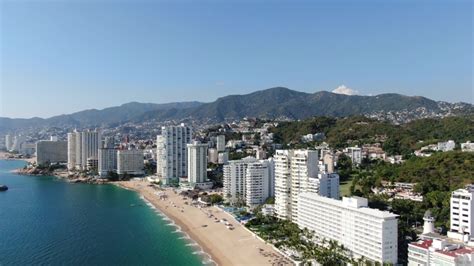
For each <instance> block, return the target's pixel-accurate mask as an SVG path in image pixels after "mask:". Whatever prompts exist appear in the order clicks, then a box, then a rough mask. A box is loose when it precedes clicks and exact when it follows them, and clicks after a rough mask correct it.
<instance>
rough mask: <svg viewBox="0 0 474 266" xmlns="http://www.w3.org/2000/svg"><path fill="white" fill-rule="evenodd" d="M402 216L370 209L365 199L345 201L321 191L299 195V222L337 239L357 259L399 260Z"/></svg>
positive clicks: (319, 236)
mask: <svg viewBox="0 0 474 266" xmlns="http://www.w3.org/2000/svg"><path fill="white" fill-rule="evenodd" d="M397 217H398V215H395V214H393V213H390V212H386V211H380V210H376V209H370V208H368V202H367V199H365V198H360V197H351V198H347V197H344V198H343V199H342V201H341V200H336V199H331V198H327V197H321V196H319V195H318V194H317V193H311V192H303V193H300V194H299V195H298V215H297V218H296V223H297V224H298V226H299V227H300V228H301V229H304V228H307V229H309V230H311V231H313V232H314V235H315V236H316V237H317V238H318V239H317V241H321V240H323V239H326V240H335V241H337V242H338V243H339V244H341V245H343V246H344V247H345V248H346V249H348V250H349V251H350V252H351V253H352V254H353V256H354V257H355V258H359V257H364V258H366V259H369V260H371V261H374V262H379V263H384V262H388V263H392V264H394V265H395V264H396V263H397V256H398V254H397V252H398V219H397Z"/></svg>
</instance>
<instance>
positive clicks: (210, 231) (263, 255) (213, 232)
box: [115, 181, 292, 265]
mask: <svg viewBox="0 0 474 266" xmlns="http://www.w3.org/2000/svg"><path fill="white" fill-rule="evenodd" d="M115 184H117V185H119V186H121V187H123V188H126V189H131V190H134V191H136V192H138V193H139V194H140V195H141V196H143V197H144V198H145V199H146V200H147V201H148V202H150V203H151V204H152V205H153V206H154V207H155V208H157V209H158V210H160V211H161V212H162V213H163V214H165V215H166V216H167V217H169V218H170V219H171V220H173V221H174V223H175V224H176V225H178V226H179V227H180V228H181V231H182V232H183V233H186V234H188V235H189V237H190V238H191V239H192V240H194V241H196V242H197V243H198V244H199V246H200V247H201V248H202V249H203V251H204V252H206V253H207V254H209V255H210V256H211V257H212V260H213V261H215V262H216V263H217V264H218V265H292V263H291V261H290V260H289V259H287V258H285V257H284V256H283V255H281V254H280V253H278V252H277V251H276V250H275V249H274V248H273V247H272V246H271V245H269V244H266V243H264V242H263V241H261V240H260V239H258V238H257V237H256V236H255V235H253V234H252V233H251V232H249V231H248V230H247V229H245V228H244V226H243V225H241V224H239V223H238V222H237V221H236V220H235V219H234V218H233V217H232V216H231V215H230V214H228V213H226V212H224V211H222V210H221V209H219V208H218V207H205V208H198V207H194V206H191V205H189V204H186V203H185V202H188V203H189V202H190V201H191V200H186V199H184V198H183V196H181V195H179V194H177V193H175V192H174V191H173V190H172V189H166V190H163V191H157V190H155V189H154V188H153V187H150V186H148V182H143V181H120V182H115ZM157 192H159V193H160V195H161V196H162V197H161V198H162V199H160V197H159V196H158V195H157ZM209 214H212V217H209ZM214 217H215V218H217V219H218V220H222V219H226V220H227V221H228V222H229V223H231V224H232V225H233V227H234V230H229V229H228V228H227V227H226V225H225V224H224V223H222V222H219V221H215V219H214Z"/></svg>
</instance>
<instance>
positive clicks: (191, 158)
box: [187, 142, 208, 185]
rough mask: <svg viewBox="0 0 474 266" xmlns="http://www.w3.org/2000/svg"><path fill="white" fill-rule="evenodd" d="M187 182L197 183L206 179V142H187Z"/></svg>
mask: <svg viewBox="0 0 474 266" xmlns="http://www.w3.org/2000/svg"><path fill="white" fill-rule="evenodd" d="M187 147H188V183H190V184H191V185H192V184H199V183H204V182H206V181H207V148H208V144H207V143H204V144H202V143H199V142H194V143H192V144H188V145H187Z"/></svg>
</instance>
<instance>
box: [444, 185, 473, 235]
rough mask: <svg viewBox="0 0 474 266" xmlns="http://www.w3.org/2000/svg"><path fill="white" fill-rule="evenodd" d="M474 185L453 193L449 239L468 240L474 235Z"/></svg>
mask: <svg viewBox="0 0 474 266" xmlns="http://www.w3.org/2000/svg"><path fill="white" fill-rule="evenodd" d="M473 215H474V184H471V185H468V186H466V188H464V189H458V190H455V191H453V192H452V193H451V228H450V230H449V232H448V237H450V238H455V239H459V240H463V241H464V240H468V239H470V237H471V236H473V234H474V228H472V227H473V226H474V216H473Z"/></svg>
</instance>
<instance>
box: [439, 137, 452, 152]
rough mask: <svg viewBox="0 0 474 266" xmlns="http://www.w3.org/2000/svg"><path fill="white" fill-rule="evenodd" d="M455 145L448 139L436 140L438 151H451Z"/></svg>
mask: <svg viewBox="0 0 474 266" xmlns="http://www.w3.org/2000/svg"><path fill="white" fill-rule="evenodd" d="M455 147H456V142H454V141H453V140H448V141H446V142H438V151H443V152H445V151H452V150H454V148H455Z"/></svg>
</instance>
